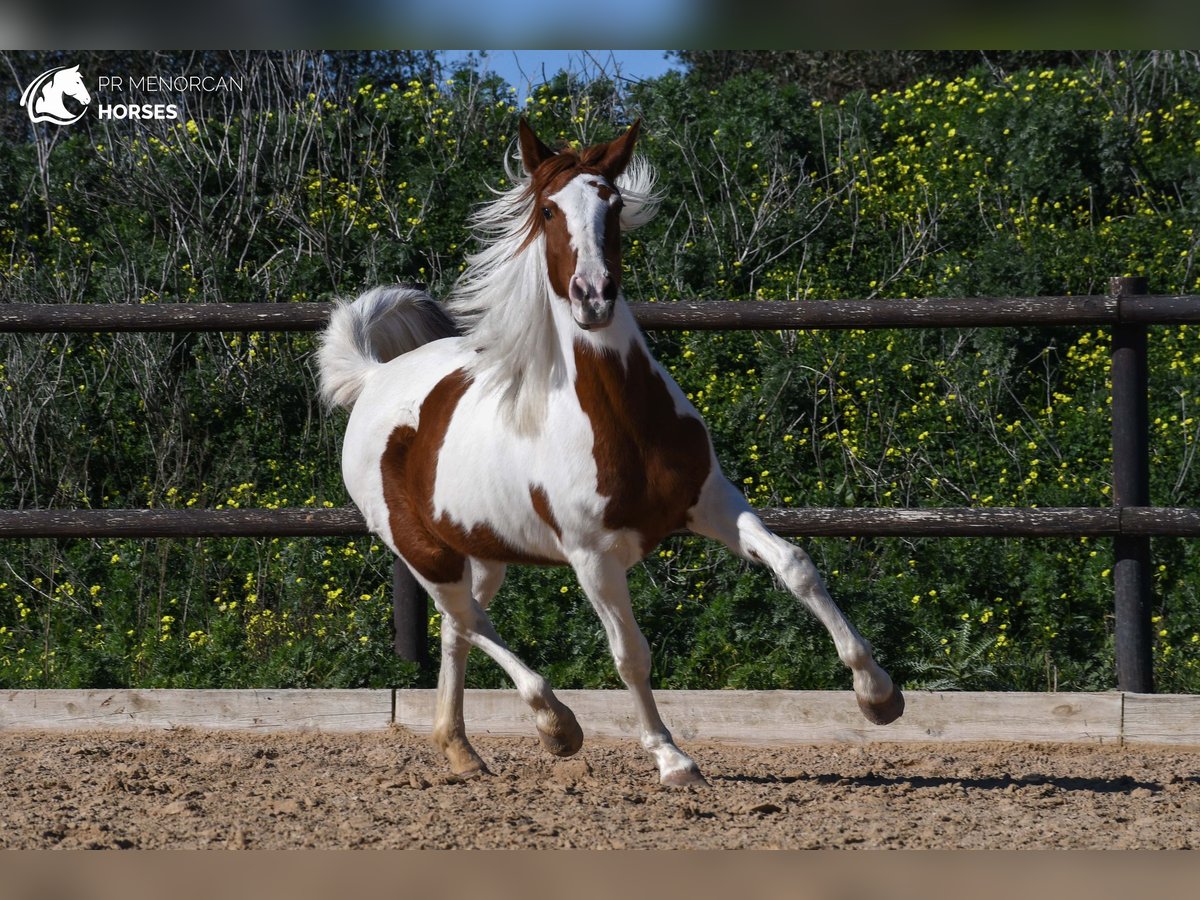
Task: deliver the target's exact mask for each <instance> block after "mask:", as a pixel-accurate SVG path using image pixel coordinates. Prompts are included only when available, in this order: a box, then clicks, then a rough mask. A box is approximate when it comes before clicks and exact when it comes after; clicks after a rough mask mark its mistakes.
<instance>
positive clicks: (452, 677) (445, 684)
mask: <svg viewBox="0 0 1200 900" xmlns="http://www.w3.org/2000/svg"><path fill="white" fill-rule="evenodd" d="M504 570H505V567H504V565H503V564H501V563H483V562H480V561H479V560H472V562H471V593H472V595H473V596H474V598H475V601H476V602H477V603H478V604H479V607H480V609H483V610H486V609H487V608H488V604H489V603H491V602H492V598H493V597H494V596H496V591H498V590H499V589H500V584H501V583H502V582H503V581H504ZM470 652H471V645H470V643H469V642H468V641H467V639H466V638H464V637H463V636H462V635H461V634H460V633H459V631H458V629H457V628H455V627H454V626H453V623H452V622H449V621H448V622H447V623H444V625H443V627H442V663H441V667H440V668H439V669H438V686H437V711H436V712H435V714H434V720H433V742H434V743H435V744H436V745H437V746H438V748H439V749H440V750H441V751H442V753H444V754H445V755H446V759H447V760H448V761H449V763H450V771H452V772H453V773H454V774H456V775H462V776H466V777H469V776H472V775H477V774H487V772H488V768H487V765H486V764H485V763H484V761H483V760H482V759H481V758H480V757H479V754H478V753H476V752H475V748H474V747H472V746H471V742H470V741H468V740H467V730H466V724H465V722H464V721H463V683H464V680H465V678H466V674H467V656H468V655H469V654H470Z"/></svg>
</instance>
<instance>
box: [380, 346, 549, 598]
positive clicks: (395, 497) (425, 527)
mask: <svg viewBox="0 0 1200 900" xmlns="http://www.w3.org/2000/svg"><path fill="white" fill-rule="evenodd" d="M470 385H471V378H470V376H469V375H467V373H466V372H465V371H463V370H461V369H460V370H458V371H456V372H451V373H450V374H449V375H447V376H446V377H445V378H443V379H442V380H441V381H439V382H438V383H437V384H436V385H434V388H433V390H431V391H430V392H429V394H428V395H427V396H426V397H425V400H424V401H423V402H422V403H421V412H420V417H419V420H418V425H417V427H416V428H413V427H412V426H410V425H399V426H397V427H396V429H395V430H394V431H392V433H391V435H390V436H389V437H388V442H387V447H386V448H385V449H384V452H383V457H382V458H381V460H380V468H381V470H382V475H383V498H384V502H385V503H386V504H387V509H388V528H389V530H390V531H391V533H392V541H393V542H394V543H395V545H396V548H397V549H398V550H399V551H400V555H401V556H403V557H404V559H405V561H407V562H408V564H409V565H411V566H412V567H413V568H414V569H415V570H416V571H417V573H418V574H419V575H421V577H423V578H425V579H426V580H428V581H431V582H434V583H435V584H448V583H453V582H457V581H461V580H462V577H463V572H464V569H465V566H466V560H467V557H470V556H474V557H478V558H480V559H487V560H494V561H496V562H505V563H509V562H514V563H545V564H554V563H555V562H556V561H555V560H549V559H544V558H541V557H537V556H533V555H532V554H529V553H525V552H523V551H521V550H519V549H517V548H514V547H511V546H509V545H508V543H506V542H505V541H504V539H503V538H501V537H500V536H499V535H498V534H496V532H495V531H493V530H492V529H491V528H489V527H488V526H487V525H485V524H477V525H474V526H472V527H471V529H470V530H467V529H465V528H463V526H462V525H460V524H459V523H457V522H455V521H454V520H452V519H450V518H449V517H448V516H446V515H442V516H439V517H438V518H436V519H435V518H434V516H433V487H434V483H435V481H436V480H437V465H438V455H439V453H440V452H441V449H442V444H443V443H445V440H446V430H447V429H448V428H449V427H450V419H451V417H452V416H453V415H454V410H455V409H456V408H457V407H458V402H459V400H461V399H462V396H463V394H464V393H466V390H467V388H468V387H470Z"/></svg>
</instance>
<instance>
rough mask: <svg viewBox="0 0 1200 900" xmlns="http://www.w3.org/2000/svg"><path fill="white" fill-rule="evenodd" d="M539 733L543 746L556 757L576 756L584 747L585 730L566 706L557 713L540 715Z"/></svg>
mask: <svg viewBox="0 0 1200 900" xmlns="http://www.w3.org/2000/svg"><path fill="white" fill-rule="evenodd" d="M537 718H538V722H537V732H538V737H539V738H541V741H542V746H543V747H545V748H546V749H547V750H548V751H549V752H550V753H552V754H554V755H555V756H574V755H575V754H576V753H578V752H579V748H580V747H582V746H583V729H582V728H580V727H579V722H578V721H577V720H576V718H575V714H574V713H572V712H571V711H570V710H569V709H567V708H566V707H565V706H561V704H560V707H559V709H558V710H557V712H552V711H550V710H544V711H543V712H542V713H540V714H539V715H538V717H537Z"/></svg>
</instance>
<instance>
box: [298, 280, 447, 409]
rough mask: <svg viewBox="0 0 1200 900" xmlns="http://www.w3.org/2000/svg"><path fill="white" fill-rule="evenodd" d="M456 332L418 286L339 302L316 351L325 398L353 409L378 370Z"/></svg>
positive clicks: (385, 289)
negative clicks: (387, 363)
mask: <svg viewBox="0 0 1200 900" xmlns="http://www.w3.org/2000/svg"><path fill="white" fill-rule="evenodd" d="M457 334H458V328H457V327H456V326H455V325H454V322H453V321H452V320H451V319H450V317H449V316H448V315H446V313H445V312H444V311H443V310H442V308H441V306H439V305H438V303H437V302H436V301H435V300H434V299H433V298H432V297H430V296H429V295H428V294H427V293H425V292H424V291H421V290H417V289H416V288H409V287H401V286H399V285H397V286H393V287H377V288H372V289H371V290H369V291H367V292H366V293H364V294H361V295H360V296H359V297H358V299H357V300H354V301H352V302H346V301H338V302H337V303H336V304H335V305H334V308H333V312H332V313H331V314H330V316H329V325H328V326H326V328H325V331H324V333H323V334H322V335H321V344H320V348H319V349H318V351H317V369H318V372H319V374H320V382H321V399H322V400H324V401H325V402H326V403H327V404H329V405H330V406H345V407H351V406H353V405H354V401H355V400H357V399H358V395H359V394H360V393H362V389H363V386H364V385H365V384H366V379H367V375H368V373H369V372H370V371H371V369H373V368H374V367H375V366H378V365H380V364H382V363H385V362H387V361H388V360H390V359H395V358H396V357H397V356H400V355H401V354H402V353H407V352H408V351H409V350H415V349H416V348H417V347H420V346H421V345H422V344H428V343H429V342H430V341H436V340H438V339H439V338H444V337H453V336H454V335H457Z"/></svg>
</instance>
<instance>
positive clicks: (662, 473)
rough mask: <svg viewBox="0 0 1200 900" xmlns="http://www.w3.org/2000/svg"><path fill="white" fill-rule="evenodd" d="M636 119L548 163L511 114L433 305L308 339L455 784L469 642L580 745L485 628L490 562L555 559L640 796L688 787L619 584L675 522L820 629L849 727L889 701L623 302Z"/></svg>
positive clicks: (859, 646) (403, 302) (806, 564)
mask: <svg viewBox="0 0 1200 900" xmlns="http://www.w3.org/2000/svg"><path fill="white" fill-rule="evenodd" d="M639 124H640V123H639V122H635V123H634V124H633V126H632V127H631V128H629V130H628V131H626V132H625V133H624V134H623V135H621V136H620V137H618V138H616V139H615V140H613V141H610V142H608V143H603V144H597V145H594V146H590V147H587V148H585V149H583V150H580V151H575V150H571V149H561V150H557V151H556V150H552V149H550V148H549V147H547V146H546V145H545V144H544V143H543V142H542V141H541V140H540V139H539V138H538V137H537V136H536V135H535V134H534V133H533V131H532V130H531V129H530V128H529V126H528V125H527V124H526V123H525V122H524V121H522V122H521V123H520V126H519V130H520V134H519V145H520V160H521V164H522V167H523V168H524V176H523V177H516V178H514V179H513V180H514V181H515V182H516V183H515V186H513V187H512V188H511V189H509V190H507V191H505V192H503V193H500V194H498V196H497V198H496V199H495V200H494V201H492V202H491V203H489V204H487V205H485V206H483V207H482V208H481V209H480V210H479V211H478V212H477V213H476V215H475V220H474V224H475V226H476V231H477V233H478V235H479V237H480V240H481V244H482V248H481V249H480V250H479V251H478V252H476V253H475V254H473V255H472V256H470V257H469V259H468V261H467V267H466V269H465V270H464V273H463V275H462V276H461V277H460V279H459V281H458V283H457V284H456V286H455V288H454V290H453V292H452V294H451V296H450V298H449V300H448V302H447V303H446V310H447V311H448V312H447V311H443V309H442V307H440V306H439V305H438V304H437V303H435V302H434V301H433V300H432V299H431V298H430V297H429V296H428V295H426V294H425V293H423V292H421V291H417V290H413V289H408V288H402V287H393V288H375V289H373V290H370V291H368V292H367V293H365V294H363V295H362V296H360V297H359V298H358V299H357V300H355V301H353V302H352V303H342V304H338V305H337V306H336V307H335V309H334V311H333V313H332V316H331V319H330V323H329V325H328V328H327V329H326V331H325V333H324V335H323V337H322V342H321V348H320V350H319V354H318V362H319V369H320V377H321V390H322V394H323V396H324V397H325V399H326V400H327V401H328V402H330V403H334V404H340V405H343V406H349V407H352V412H351V415H350V419H349V423H348V425H347V428H346V436H345V445H344V450H343V457H342V472H343V476H344V478H345V482H346V486H347V488H348V490H349V492H350V496H351V497H352V498H353V500H354V502H355V504H357V506H358V508H359V509H360V510H361V511H362V513H363V516H364V517H365V519H366V521H367V524H368V525H369V526H370V528H371V530H372V531H373V532H374V533H376V534H378V535H379V537H380V538H381V539H382V540H383V541H384V542H385V543H386V544H387V545H388V546H389V547H391V549H392V550H393V551H395V552H396V553H397V554H398V555H399V556H400V557H401V558H402V559H403V560H404V562H405V563H406V564H407V565H408V567H409V569H411V570H412V572H413V574H414V575H415V576H416V578H417V580H418V581H419V582H420V583H421V584H422V585H423V586H424V587H425V589H426V590H427V591H428V592H429V594H430V595H431V596H432V597H433V601H434V603H435V604H436V606H437V609H438V611H439V612H440V613H441V615H442V629H441V643H442V658H441V671H440V674H439V677H438V688H437V711H436V715H435V722H434V728H433V740H434V742H435V743H436V744H437V746H438V747H440V748H441V750H442V751H443V752H444V753H445V755H446V757H447V759H448V761H449V763H450V767H451V769H452V770H453V771H454V772H455V773H457V774H459V775H464V776H466V775H472V774H477V773H485V772H487V768H486V766H485V764H484V762H483V760H482V759H480V757H479V755H478V754H477V753H476V752H475V750H474V748H472V746H471V744H470V743H469V742H468V740H467V736H466V731H465V727H464V721H463V679H464V670H465V664H466V660H467V655H468V653H469V651H470V649H471V648H472V647H477V648H479V649H480V650H482V651H483V652H484V653H486V654H487V655H488V656H490V657H491V658H492V659H494V660H495V661H496V662H497V663H498V664H499V665H500V666H501V668H503V669H504V671H505V672H506V673H507V674H508V676H509V677H510V678H511V679H512V681H513V683H514V684H515V686H516V689H517V691H518V693H519V694H520V696H521V698H522V699H523V700H524V701H525V702H526V703H528V704H529V706H530V707H531V708H532V710H533V713H534V717H535V720H536V724H537V730H538V733H539V735H540V737H541V740H542V743H543V744H544V745H545V747H546V749H548V750H549V751H550V752H551V753H554V754H556V755H559V756H569V755H571V754H573V753H575V752H576V751H577V750H578V749H579V748H580V746H581V745H582V742H583V732H582V730H581V729H580V727H579V724H578V722H577V721H576V719H575V716H574V714H573V713H572V712H571V710H570V709H568V708H567V707H566V706H565V705H564V704H563V703H562V702H561V701H560V700H559V699H558V698H557V697H555V695H554V692H553V690H551V687H550V685H549V684H548V683H547V681H546V679H545V678H543V677H542V676H541V675H539V674H538V673H536V672H534V671H533V670H531V669H530V668H529V667H528V666H526V665H525V664H524V663H523V662H522V661H521V660H520V659H518V658H517V656H516V655H515V654H514V653H513V652H512V651H511V650H510V649H509V648H508V647H507V646H506V645H505V643H504V641H503V640H502V639H501V637H500V635H499V634H497V633H496V630H495V628H494V627H493V626H492V622H491V620H490V619H489V617H488V614H487V608H488V604H489V602H490V601H491V600H492V598H493V596H495V594H496V591H497V589H498V588H499V587H500V583H501V581H502V580H503V578H504V573H505V566H506V565H507V564H509V563H533V564H545V565H561V564H564V563H565V564H568V565H570V566H571V568H572V569H574V571H575V574H576V576H577V577H578V579H579V584H580V586H581V587H582V588H583V590H584V592H585V593H586V595H587V597H588V600H589V601H590V602H591V604H592V606H593V607H594V608H595V610H596V612H597V614H598V615H599V617H600V621H601V622H602V623H603V625H604V629H605V631H606V633H607V635H608V640H609V644H610V646H611V649H612V654H613V658H614V660H615V662H616V668H617V671H618V672H619V673H620V676H621V678H622V680H623V681H624V682H625V684H626V685H627V686H628V688H629V690H630V692H631V693H632V696H633V702H634V706H635V708H636V711H637V717H638V722H639V725H640V729H641V742H642V746H643V747H645V748H646V750H647V751H648V752H649V753H650V754H651V755H652V756H653V757H654V760H655V762H656V763H657V765H658V771H659V777H660V780H661V782H662V783H663V784H668V785H691V784H704V783H705V782H704V778H703V776H702V775H701V774H700V771H699V769H698V768H697V766H696V764H695V762H693V761H692V759H691V758H690V757H689V756H688V755H687V754H686V753H684V752H683V751H682V750H680V749H679V748H678V747H677V746H676V745H675V742H674V740H673V739H672V737H671V733H670V731H668V730H667V727H666V725H664V724H663V721H662V719H661V718H660V717H659V714H658V710H657V709H656V707H655V703H654V697H653V695H652V693H651V690H650V650H649V646H648V645H647V643H646V639H645V638H644V637H643V635H642V633H641V631H640V630H639V629H638V626H637V623H636V622H635V621H634V618H633V612H632V609H631V606H630V599H629V589H628V585H627V582H626V571H627V570H628V569H629V568H630V567H631V566H633V565H634V564H635V563H637V562H638V561H639V560H641V559H642V558H643V557H645V556H646V555H647V554H648V553H649V552H650V551H651V550H652V549H653V548H654V547H655V545H657V544H658V543H659V541H661V540H662V539H663V538H664V537H666V536H667V535H669V534H671V533H672V532H674V531H676V530H679V529H683V528H687V529H690V530H692V531H693V532H696V533H698V534H702V535H706V536H708V537H711V538H715V539H716V540H718V541H720V542H722V543H723V544H725V545H726V546H728V547H729V548H730V549H732V550H733V551H734V552H735V553H738V554H740V555H742V556H744V557H746V558H748V559H750V560H753V561H755V562H759V563H763V564H765V565H767V566H769V567H770V569H771V570H772V571H773V572H774V573H775V575H776V576H777V577H778V579H779V580H780V581H781V582H782V583H783V584H784V585H786V587H787V588H788V590H790V591H791V592H792V593H793V594H795V596H796V597H798V598H799V599H800V600H801V601H802V602H803V603H804V604H805V605H806V606H807V607H808V608H809V609H810V610H811V611H812V612H813V613H814V614H815V615H816V616H817V618H818V619H820V621H821V622H822V624H824V625H825V627H826V628H827V629H828V630H829V633H830V635H831V636H832V638H833V641H834V644H835V645H836V647H837V652H838V656H839V657H840V658H841V660H842V662H843V663H845V665H846V666H848V667H849V668H850V670H851V672H852V673H853V683H854V691H855V694H856V695H857V699H858V703H859V706H860V707H861V709H862V711H863V713H864V714H865V715H866V717H867V718H868V719H869V720H871V721H873V722H876V723H879V724H886V723H888V722H891V721H892V720H894V719H895V718H897V717H898V716H899V715H900V714H901V712H902V711H903V708H904V700H903V696H902V695H901V693H900V691H899V689H898V688H896V687H895V686H894V685H893V684H892V680H891V678H890V677H889V676H888V674H887V673H886V672H885V671H884V670H883V669H882V668H880V666H879V665H878V664H877V663H876V662H875V660H874V659H873V658H872V651H871V647H870V645H869V644H868V643H867V642H866V641H865V640H864V639H863V638H862V637H861V636H860V635H859V634H858V632H857V631H856V630H855V629H854V627H853V626H852V625H851V624H850V623H849V622H848V621H847V620H846V618H845V617H844V616H843V615H842V613H841V611H840V610H839V609H838V608H837V606H836V605H835V604H834V602H833V600H831V599H830V597H829V594H828V592H827V591H826V590H825V587H824V585H823V584H822V582H821V578H820V576H819V575H818V574H817V570H816V567H815V566H814V565H813V563H812V561H811V560H810V559H809V557H808V556H807V555H806V554H805V553H804V552H803V551H802V550H800V549H799V548H798V547H796V546H794V545H793V544H791V543H790V542H788V541H785V540H783V539H781V538H779V537H778V536H776V535H774V534H772V533H771V532H770V531H768V530H767V529H766V528H765V527H764V526H763V524H762V522H761V521H760V520H759V518H758V516H756V515H755V514H754V511H753V510H752V509H751V507H750V505H749V504H748V503H747V502H746V500H745V498H744V497H743V496H742V494H741V492H739V491H738V490H737V489H736V488H735V487H734V486H733V485H732V484H731V483H730V482H729V481H728V480H727V479H726V478H725V476H724V475H723V474H722V473H721V469H720V466H719V464H718V462H717V459H716V456H715V455H714V453H713V447H712V442H711V440H710V438H709V435H708V430H707V429H706V428H705V426H704V423H703V421H702V420H701V418H700V415H699V413H697V412H696V410H695V408H694V407H693V406H692V405H691V404H690V403H689V402H688V400H687V398H686V397H685V396H684V395H683V393H682V392H681V391H680V389H679V387H678V386H677V385H676V384H675V382H674V381H673V380H672V378H671V377H670V375H668V374H667V372H665V371H664V370H663V369H662V367H661V366H659V364H658V363H657V362H655V360H654V359H652V358H651V356H650V353H649V352H648V350H647V347H646V342H645V339H644V338H643V336H642V334H641V332H640V331H639V330H638V327H637V324H636V323H635V321H634V318H633V315H632V313H631V312H630V309H629V307H628V306H627V305H626V303H625V300H624V298H623V296H622V294H621V231H622V230H628V229H630V228H633V227H636V226H637V225H640V224H642V223H644V222H646V221H649V219H650V218H651V217H652V216H653V214H654V211H655V208H656V206H657V198H656V197H655V196H654V194H653V183H654V174H653V171H652V170H651V169H650V167H649V165H648V164H647V163H646V162H645V161H644V160H643V159H641V158H640V157H634V155H633V149H634V144H635V142H636V140H637V136H638V129H639ZM460 331H461V333H460Z"/></svg>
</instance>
